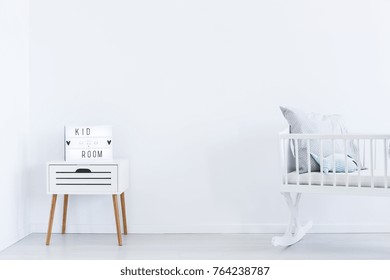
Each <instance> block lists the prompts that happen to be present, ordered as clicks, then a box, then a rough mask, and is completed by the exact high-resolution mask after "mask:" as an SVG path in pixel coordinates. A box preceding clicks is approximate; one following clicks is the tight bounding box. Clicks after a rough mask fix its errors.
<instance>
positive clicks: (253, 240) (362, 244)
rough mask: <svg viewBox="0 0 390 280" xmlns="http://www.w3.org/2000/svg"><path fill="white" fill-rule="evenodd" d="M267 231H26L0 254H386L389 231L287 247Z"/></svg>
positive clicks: (321, 237) (314, 237) (319, 237)
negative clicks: (120, 234)
mask: <svg viewBox="0 0 390 280" xmlns="http://www.w3.org/2000/svg"><path fill="white" fill-rule="evenodd" d="M272 236H273V235H272V234H130V235H127V236H124V240H123V246H122V247H119V246H117V243H116V235H115V234H66V235H61V234H54V235H53V236H52V244H51V245H50V246H46V245H45V243H44V242H45V235H44V234H31V235H29V236H27V237H26V238H24V239H23V240H21V241H19V242H18V243H16V244H14V245H12V246H11V247H9V248H7V249H5V250H4V251H2V252H0V259H62V260H63V259H139V260H147V259H160V260H161V259H187V260H188V259H304V260H305V259H390V234H382V233H381V234H308V235H307V236H306V237H305V238H304V239H303V240H302V241H301V242H299V243H297V244H295V245H294V246H291V247H288V248H280V247H277V248H275V247H273V246H272V245H271V237H272Z"/></svg>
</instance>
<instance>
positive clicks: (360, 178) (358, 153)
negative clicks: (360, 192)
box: [357, 139, 364, 188]
mask: <svg viewBox="0 0 390 280" xmlns="http://www.w3.org/2000/svg"><path fill="white" fill-rule="evenodd" d="M363 141H364V140H363ZM357 160H358V162H360V139H357ZM360 169H361V166H358V187H359V188H360V187H361V186H362V177H361V171H360Z"/></svg>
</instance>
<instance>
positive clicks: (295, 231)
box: [272, 193, 312, 246]
mask: <svg viewBox="0 0 390 280" xmlns="http://www.w3.org/2000/svg"><path fill="white" fill-rule="evenodd" d="M282 195H283V196H284V198H285V199H286V203H287V206H288V208H289V210H290V222H289V224H288V226H287V230H286V232H285V233H284V235H283V236H275V237H273V238H272V244H273V245H274V246H290V245H293V244H295V243H297V242H298V241H299V240H301V239H302V238H303V237H304V236H305V234H306V233H307V232H308V231H309V230H310V228H311V227H312V222H311V221H310V222H308V223H307V224H305V225H303V226H302V225H301V223H300V221H299V202H300V199H301V193H297V194H296V195H295V201H294V200H293V194H292V193H282Z"/></svg>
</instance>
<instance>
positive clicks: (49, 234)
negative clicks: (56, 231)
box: [46, 194, 57, 245]
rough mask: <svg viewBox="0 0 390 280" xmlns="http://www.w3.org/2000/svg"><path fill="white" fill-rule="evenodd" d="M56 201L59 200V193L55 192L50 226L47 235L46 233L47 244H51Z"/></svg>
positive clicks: (52, 200)
mask: <svg viewBox="0 0 390 280" xmlns="http://www.w3.org/2000/svg"><path fill="white" fill-rule="evenodd" d="M56 202H57V195H56V194H53V197H52V199H51V208H50V218H49V226H48V228H47V235H46V245H50V239H51V231H52V228H53V220H54V212H55V210H56Z"/></svg>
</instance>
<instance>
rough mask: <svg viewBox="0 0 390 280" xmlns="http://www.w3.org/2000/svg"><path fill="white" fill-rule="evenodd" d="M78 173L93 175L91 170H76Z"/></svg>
mask: <svg viewBox="0 0 390 280" xmlns="http://www.w3.org/2000/svg"><path fill="white" fill-rule="evenodd" d="M76 173H91V169H88V168H79V169H77V170H76Z"/></svg>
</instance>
